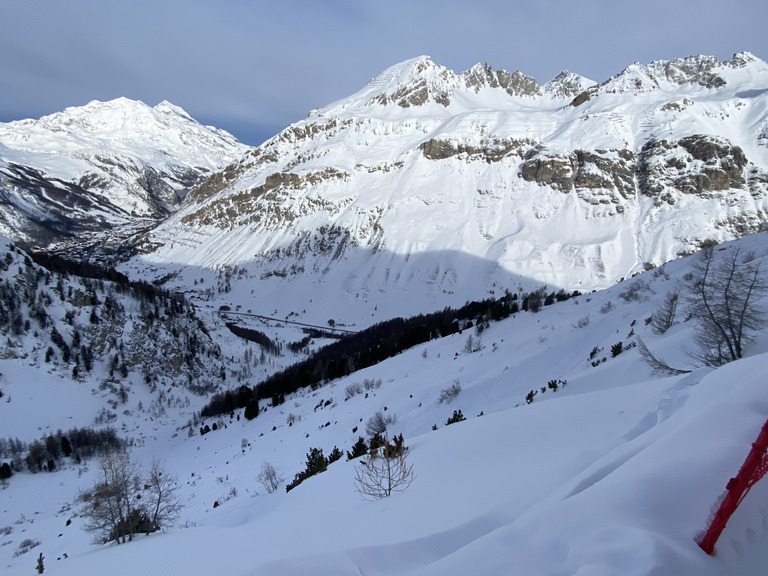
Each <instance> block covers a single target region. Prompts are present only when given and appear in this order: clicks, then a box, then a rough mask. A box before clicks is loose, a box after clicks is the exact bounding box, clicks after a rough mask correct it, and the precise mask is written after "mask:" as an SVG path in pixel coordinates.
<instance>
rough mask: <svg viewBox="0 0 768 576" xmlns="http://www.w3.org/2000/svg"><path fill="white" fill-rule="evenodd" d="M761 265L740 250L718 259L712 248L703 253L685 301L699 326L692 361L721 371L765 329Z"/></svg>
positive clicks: (763, 280) (731, 250) (740, 355)
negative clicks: (753, 336) (720, 367)
mask: <svg viewBox="0 0 768 576" xmlns="http://www.w3.org/2000/svg"><path fill="white" fill-rule="evenodd" d="M716 260H717V261H716ZM761 264H762V260H756V259H755V258H754V256H753V255H752V254H750V253H747V254H743V253H742V251H741V248H740V247H739V246H736V247H732V248H730V249H728V250H727V251H726V252H725V253H724V254H722V255H721V256H720V258H718V259H716V258H715V251H714V249H713V248H712V247H707V248H705V249H704V250H702V252H701V257H700V258H699V260H698V261H697V262H696V263H695V264H694V267H693V274H692V275H691V277H690V280H689V281H688V285H687V287H688V292H687V294H686V297H685V299H686V303H687V305H688V311H689V313H690V316H691V318H692V319H693V320H694V321H695V322H696V332H695V335H694V341H695V344H696V348H695V349H693V350H691V351H689V354H690V355H691V356H692V357H693V358H694V359H696V360H698V361H700V362H702V363H703V364H704V365H706V366H721V365H723V364H725V363H727V362H732V361H733V360H737V359H739V358H741V357H742V354H743V347H744V345H745V344H746V343H747V342H748V341H749V339H750V337H751V336H752V334H753V333H754V332H755V331H756V330H758V329H759V328H761V327H762V326H763V325H764V324H765V311H764V310H763V308H762V307H761V306H760V299H761V298H762V296H763V295H764V294H765V292H766V290H768V287H766V282H765V279H764V278H761V273H760V272H761V271H760V268H761Z"/></svg>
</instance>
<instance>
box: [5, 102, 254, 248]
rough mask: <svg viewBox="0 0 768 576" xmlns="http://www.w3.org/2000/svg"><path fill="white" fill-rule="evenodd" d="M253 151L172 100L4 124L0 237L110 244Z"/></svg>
mask: <svg viewBox="0 0 768 576" xmlns="http://www.w3.org/2000/svg"><path fill="white" fill-rule="evenodd" d="M247 149H248V147H247V146H245V145H243V144H241V143H239V142H238V141H237V140H236V139H235V138H234V137H233V136H231V135H230V134H228V133H227V132H224V131H223V130H218V129H216V128H213V127H210V126H203V125H201V124H199V123H198V122H196V121H195V120H193V119H192V118H191V117H190V116H189V115H188V114H187V113H186V112H184V110H182V109H181V108H179V107H178V106H174V105H173V104H170V103H169V102H161V103H160V104H158V105H157V106H155V107H150V106H147V105H146V104H144V103H142V102H137V101H133V100H129V99H127V98H118V99H117V100H112V101H110V102H98V101H93V102H90V103H89V104H87V105H85V106H82V107H73V108H67V109H66V110H64V111H63V112H58V113H56V114H52V115H50V116H45V117H43V118H40V119H39V120H20V121H17V122H10V123H5V124H0V198H1V199H2V201H1V202H0V234H3V235H5V236H8V237H11V238H13V239H14V240H15V241H16V242H19V243H21V244H23V245H25V246H29V247H31V248H41V247H48V246H49V245H51V244H55V245H61V244H62V243H67V242H70V243H72V242H74V243H76V244H78V243H79V244H83V243H87V244H98V243H103V242H105V241H113V239H114V238H120V237H123V236H125V235H127V234H130V233H131V232H132V231H135V230H136V229H143V228H146V227H147V226H148V225H152V224H154V223H156V222H157V221H158V220H160V219H162V218H164V217H165V216H167V215H168V214H169V213H170V212H172V211H173V210H175V209H176V207H177V206H178V205H179V203H180V201H181V200H182V199H183V198H184V196H185V195H186V193H187V192H188V191H189V189H190V188H192V187H193V186H194V185H195V184H196V183H197V182H198V181H199V180H200V178H201V177H203V176H206V175H208V174H210V173H212V172H216V171H218V170H220V169H221V168H223V167H224V166H226V165H227V164H229V163H230V162H232V161H234V160H235V159H236V158H238V157H239V156H241V155H242V154H243V153H244V152H245V151H246V150H247Z"/></svg>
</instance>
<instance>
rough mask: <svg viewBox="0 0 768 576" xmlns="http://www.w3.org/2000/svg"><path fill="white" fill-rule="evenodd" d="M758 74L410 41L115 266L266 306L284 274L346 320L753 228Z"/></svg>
mask: <svg viewBox="0 0 768 576" xmlns="http://www.w3.org/2000/svg"><path fill="white" fill-rule="evenodd" d="M767 87H768V65H766V64H765V63H764V62H762V61H761V60H759V59H757V58H756V57H754V56H752V55H750V54H748V53H743V54H739V55H736V56H735V57H734V59H733V60H731V61H727V62H720V61H718V60H717V59H715V58H711V57H703V56H697V57H690V58H685V59H678V60H672V61H667V62H656V63H653V64H650V65H647V66H645V65H640V64H634V65H632V66H629V67H628V68H627V69H625V70H624V71H622V72H621V73H620V74H618V75H616V76H614V77H612V78H610V79H608V80H606V81H605V82H603V83H602V84H600V85H596V84H594V83H593V82H591V81H589V80H586V79H584V78H582V77H579V76H578V75H574V74H570V73H563V74H561V75H559V76H558V77H557V78H556V79H554V80H553V81H552V82H550V83H548V84H546V85H544V86H539V85H538V84H537V83H536V81H535V80H534V79H532V78H530V77H527V76H525V75H523V74H521V73H520V72H517V71H516V72H514V73H512V74H510V73H507V72H505V71H503V70H498V71H496V70H493V69H492V68H491V67H489V66H481V65H478V66H475V67H474V68H472V69H470V70H468V71H467V72H464V73H461V74H456V73H453V72H451V71H449V70H447V69H445V68H444V67H441V66H439V65H437V64H435V63H434V62H433V61H432V60H431V59H429V58H428V57H419V58H415V59H412V60H408V61H406V62H403V63H401V64H398V65H396V66H393V67H392V68H390V69H388V70H386V71H385V72H383V73H382V74H381V75H379V76H378V77H376V78H374V79H373V80H371V81H370V82H369V83H368V84H367V85H366V86H365V87H364V88H363V89H361V90H360V91H359V92H357V93H356V94H353V95H351V96H349V97H348V98H345V99H343V100H340V101H338V102H335V103H332V104H330V105H328V106H325V107H323V108H319V109H317V110H314V111H312V112H311V113H310V115H309V117H308V118H307V119H305V120H303V121H301V122H298V123H297V124H294V125H293V126H290V127H288V128H286V129H285V130H284V131H283V132H282V133H280V134H279V135H277V136H276V137H274V138H273V139H272V140H270V141H268V142H267V143H265V144H264V145H262V146H261V147H259V148H258V149H256V150H254V151H252V152H249V153H248V154H246V155H245V156H244V157H242V158H241V159H240V160H239V161H238V162H236V163H233V164H232V165H230V166H229V167H228V168H227V169H226V170H225V171H223V172H221V173H218V174H216V175H214V177H212V178H210V179H209V180H208V181H207V182H206V183H203V184H202V185H201V186H199V187H198V188H197V189H196V190H195V191H193V192H192V193H191V194H190V195H189V196H188V197H187V198H186V200H185V202H184V205H183V206H182V208H181V209H180V210H179V211H177V212H176V213H174V214H173V215H172V216H171V217H169V218H168V219H167V220H166V221H165V222H164V223H163V224H161V225H160V226H158V227H157V228H156V229H154V230H152V231H151V232H150V233H149V234H148V235H147V236H146V237H145V239H144V244H143V250H144V251H145V252H146V253H145V254H144V255H143V256H141V257H137V258H135V259H134V260H133V262H132V263H131V264H130V265H128V266H127V267H126V270H137V271H143V272H141V273H154V274H156V275H157V276H162V275H164V274H165V273H166V272H165V270H166V269H167V268H171V269H179V268H185V267H186V268H187V272H186V273H185V274H186V276H185V280H183V281H181V282H180V283H179V284H178V285H177V286H179V287H181V286H184V287H185V289H186V288H188V287H189V284H190V283H191V279H192V278H194V277H199V276H200V275H201V274H203V275H204V274H205V273H206V270H214V269H216V270H222V269H226V268H227V267H229V268H230V269H232V270H239V271H241V276H242V277H243V278H244V279H246V281H247V285H248V290H251V289H254V287H255V286H258V289H257V292H258V294H259V302H260V303H261V304H260V305H263V306H264V308H269V309H273V308H281V307H283V306H284V300H283V296H284V294H285V293H286V291H287V289H288V288H289V287H290V289H291V291H292V293H293V302H294V305H295V306H297V307H298V308H299V309H304V308H307V309H308V310H310V312H308V314H312V313H314V314H316V315H321V314H325V312H323V309H322V306H325V305H326V304H327V301H328V300H332V299H339V298H340V299H343V300H344V301H345V305H346V306H348V307H351V309H350V316H352V317H355V318H361V317H374V318H382V317H384V318H385V317H387V316H392V315H398V314H408V313H415V312H418V311H420V308H419V305H420V304H421V302H422V296H423V294H422V292H425V293H426V296H427V299H428V301H430V302H431V303H432V304H433V307H435V308H437V307H440V306H443V305H456V304H460V303H462V302H464V301H465V300H466V299H467V298H470V299H476V298H481V297H482V296H483V295H484V294H487V293H488V292H490V291H493V290H496V289H498V288H499V287H500V286H513V287H517V286H523V287H530V286H532V285H535V284H541V283H544V284H547V285H549V286H550V287H553V286H554V287H564V288H567V289H569V290H572V289H580V290H588V289H594V288H599V287H605V286H608V285H610V284H612V283H613V282H615V281H617V280H619V279H620V278H624V277H628V276H629V275H631V274H633V273H635V272H637V271H639V270H642V269H643V268H644V267H646V266H648V265H650V264H653V265H659V264H662V263H664V262H667V261H669V260H671V259H673V258H676V257H677V256H678V255H679V254H681V253H687V252H690V251H692V250H695V249H696V248H697V247H698V246H699V245H700V243H701V242H702V241H703V240H717V241H723V240H728V239H733V238H736V237H740V236H743V235H744V234H749V233H753V232H756V231H758V230H761V229H764V228H765V226H766V222H767V221H768V217H767V214H768V212H767V210H768V200H767V199H766V198H767V197H768V195H767V193H766V190H767V187H768V150H767V149H766V146H765V142H766V141H765V132H766V129H767V128H766V127H768V91H766V88H767ZM153 270H156V272H153ZM310 283H312V284H313V286H312V288H311V290H309V291H308V293H306V294H297V293H296V292H295V291H294V288H295V287H296V286H297V285H302V286H309V285H310ZM415 285H418V286H419V288H418V291H419V294H418V295H417V296H416V297H415V298H414V294H413V286H415ZM310 299H311V300H313V301H314V303H313V304H310V302H309V300H310ZM318 300H321V301H322V302H323V304H322V306H320V305H318V304H317V301H318ZM382 307H387V312H386V313H385V314H383V315H382V314H379V313H378V311H380V310H381V309H382ZM313 309H314V311H313ZM352 309H354V311H352ZM286 313H287V311H286ZM315 319H318V318H315Z"/></svg>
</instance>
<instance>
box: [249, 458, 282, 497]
mask: <svg viewBox="0 0 768 576" xmlns="http://www.w3.org/2000/svg"><path fill="white" fill-rule="evenodd" d="M256 479H257V480H258V481H259V482H260V483H261V485H262V486H264V489H265V490H266V491H267V492H268V493H269V494H272V492H274V491H275V490H277V489H278V488H279V487H280V483H281V482H282V481H283V478H282V477H281V476H279V475H278V474H277V471H276V470H275V468H274V466H272V464H270V463H269V462H264V464H262V465H261V472H259V475H258V476H257V477H256Z"/></svg>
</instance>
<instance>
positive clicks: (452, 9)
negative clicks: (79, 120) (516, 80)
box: [0, 0, 768, 144]
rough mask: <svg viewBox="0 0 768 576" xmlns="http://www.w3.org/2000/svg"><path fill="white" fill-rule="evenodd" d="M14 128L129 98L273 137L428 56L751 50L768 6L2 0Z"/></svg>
mask: <svg viewBox="0 0 768 576" xmlns="http://www.w3.org/2000/svg"><path fill="white" fill-rule="evenodd" d="M0 21H2V22H3V26H2V32H1V33H0V121H3V122H7V121H11V120H18V119H21V118H30V117H31V118H37V117H39V116H42V115H44V114H50V113H52V112H56V111H59V110H63V109H64V108H66V107H67V106H81V105H83V104H86V103H88V102H89V101H91V100H111V99H113V98H117V97H119V96H126V97H128V98H132V99H136V100H141V101H143V102H145V103H147V104H150V105H155V104H157V103H158V102H160V101H162V100H169V101H171V102H173V103H174V104H177V105H179V106H181V107H182V108H184V109H185V110H186V111H187V112H188V113H189V114H190V115H192V116H193V117H194V118H196V119H197V120H199V121H201V122H203V123H206V124H213V125H215V126H217V127H220V128H224V129H226V130H229V131H230V132H232V133H233V134H234V135H235V136H237V137H238V138H239V139H240V140H242V141H244V142H246V143H248V144H259V143H261V142H262V141H263V140H265V139H266V138H268V137H270V136H272V135H274V134H276V133H277V132H279V131H280V130H281V129H283V128H285V127H286V126H288V125H289V124H291V123H292V122H296V121H297V120H300V119H302V118H304V117H306V115H307V113H308V112H309V111H310V110H311V109H312V108H316V107H318V106H323V105H325V104H328V103H330V102H333V101H334V100H338V99H340V98H343V97H345V96H348V95H349V94H352V93H353V92H355V91H357V90H358V89H360V88H362V86H363V85H365V83H366V82H368V80H370V79H371V78H372V77H374V76H376V75H377V74H379V73H380V72H381V71H383V70H384V69H385V68H387V67H389V66H391V65H393V64H396V63H398V62H401V61H403V60H406V59H408V58H413V57H415V56H419V55H422V54H426V55H429V56H431V57H432V58H433V60H434V61H435V62H436V63H438V64H441V65H443V66H445V67H447V68H449V69H451V70H454V71H456V72H461V71H464V70H466V69H467V68H470V67H471V66H472V65H474V64H476V63H478V62H482V63H485V62H487V63H489V64H491V65H492V66H493V67H494V68H504V69H506V70H509V71H512V70H515V69H519V70H521V71H522V72H523V73H525V74H528V75H530V76H533V77H535V78H536V79H537V80H538V81H539V83H545V82H547V81H549V80H551V79H552V78H553V77H554V76H555V75H557V74H558V72H560V71H561V70H563V69H568V70H570V71H572V72H577V73H579V74H582V75H584V76H587V77H588V78H591V79H592V80H595V81H598V82H599V81H602V80H605V79H606V78H608V77H610V76H612V75H614V74H616V73H618V72H620V71H621V70H622V69H623V68H624V67H626V66H628V65H629V64H631V63H632V62H642V63H648V62H651V61H653V60H660V59H670V58H675V57H684V56H689V55H691V54H708V55H714V56H717V57H718V58H720V59H729V58H730V57H731V56H733V54H734V53H736V52H741V51H744V50H747V51H750V52H752V53H753V54H755V55H756V56H758V57H760V58H762V59H763V60H768V32H767V26H768V24H767V23H768V1H767V0H698V1H693V0H643V1H628V0H549V1H546V0H540V1H534V0H499V1H497V0H488V1H483V0H473V1H471V2H470V1H452V0H435V1H419V0H377V1H375V2H374V1H371V0H327V1H322V0H280V1H278V0H273V1H271V2H262V1H260V0H215V1H214V0H18V1H17V0H0Z"/></svg>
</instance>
